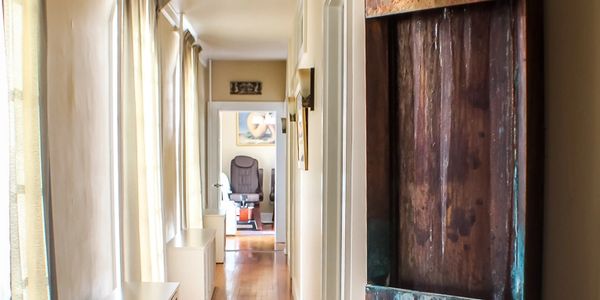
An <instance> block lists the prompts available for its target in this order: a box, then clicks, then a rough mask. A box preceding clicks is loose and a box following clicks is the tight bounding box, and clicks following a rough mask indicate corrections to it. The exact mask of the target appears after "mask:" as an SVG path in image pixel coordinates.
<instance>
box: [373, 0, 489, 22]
mask: <svg viewBox="0 0 600 300" xmlns="http://www.w3.org/2000/svg"><path fill="white" fill-rule="evenodd" d="M483 1H490V0H366V1H365V14H366V16H367V17H368V18H370V17H380V16H386V15H393V14H399V13H407V12H415V11H419V10H427V9H433V8H442V7H450V6H456V5H464V4H472V3H476V2H483Z"/></svg>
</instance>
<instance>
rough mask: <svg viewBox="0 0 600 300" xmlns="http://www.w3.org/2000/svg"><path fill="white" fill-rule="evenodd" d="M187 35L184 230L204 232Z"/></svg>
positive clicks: (193, 68)
mask: <svg viewBox="0 0 600 300" xmlns="http://www.w3.org/2000/svg"><path fill="white" fill-rule="evenodd" d="M194 42H195V41H194V38H193V37H192V35H191V34H190V33H189V32H186V34H185V35H184V44H183V47H184V48H183V85H184V89H183V108H184V116H183V119H184V121H183V122H184V128H183V131H184V141H183V145H184V155H183V157H184V183H185V184H184V195H185V213H186V217H185V218H184V220H186V227H189V228H203V227H204V225H203V205H202V189H201V178H200V176H201V172H200V131H199V122H198V119H199V110H198V94H197V86H196V85H197V78H198V74H197V71H198V68H197V65H198V58H199V56H198V53H199V49H200V48H199V47H198V46H195V45H194Z"/></svg>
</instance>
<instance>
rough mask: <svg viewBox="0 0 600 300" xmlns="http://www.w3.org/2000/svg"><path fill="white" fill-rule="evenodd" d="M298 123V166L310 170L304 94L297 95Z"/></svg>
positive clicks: (306, 109)
mask: <svg viewBox="0 0 600 300" xmlns="http://www.w3.org/2000/svg"><path fill="white" fill-rule="evenodd" d="M296 105H297V106H298V107H297V112H296V125H297V126H298V167H299V168H304V170H306V171H307V170H308V108H306V107H302V96H301V95H300V93H298V96H297V97H296Z"/></svg>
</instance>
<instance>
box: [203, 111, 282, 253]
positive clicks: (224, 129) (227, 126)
mask: <svg viewBox="0 0 600 300" xmlns="http://www.w3.org/2000/svg"><path fill="white" fill-rule="evenodd" d="M284 116H285V111H284V103H283V102H272V103H267V102H255V103H251V102H248V103H246V102H244V103H240V102H212V103H211V104H210V116H209V150H208V152H209V153H208V154H209V175H208V178H209V183H210V184H211V185H213V187H215V188H213V189H212V192H213V195H210V193H209V196H208V197H209V198H208V199H209V201H208V202H209V203H208V206H209V207H211V208H219V209H220V210H221V211H225V215H226V217H225V219H226V221H225V222H226V230H225V231H226V235H227V237H226V243H225V244H226V245H225V251H240V250H259V251H270V250H276V249H283V248H284V243H285V242H286V240H285V237H286V228H285V226H286V199H285V194H286V180H285V174H286V159H285V153H286V149H285V148H286V143H285V137H284V134H285V133H284V132H285V128H284V127H282V125H283V124H285V123H283V124H282V120H281V118H282V117H284ZM256 239H259V240H260V242H258V243H256V242H255V240H256ZM256 247H258V248H260V249H249V248H256Z"/></svg>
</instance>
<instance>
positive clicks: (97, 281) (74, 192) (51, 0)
mask: <svg viewBox="0 0 600 300" xmlns="http://www.w3.org/2000/svg"><path fill="white" fill-rule="evenodd" d="M114 3H115V2H114V1H111V0H79V1H71V0H47V1H46V13H47V15H46V17H47V27H46V30H47V34H48V58H49V59H48V70H47V72H48V76H47V78H48V84H47V87H48V133H49V156H50V165H51V184H52V186H51V191H52V214H53V221H54V224H53V231H54V245H55V255H56V257H55V259H56V276H57V285H58V286H57V292H58V297H59V299H65V300H68V299H97V298H102V297H104V296H106V295H108V294H109V293H110V292H111V291H112V289H113V288H114V285H113V276H114V270H113V242H112V219H111V218H112V217H111V214H112V212H111V209H112V205H111V185H110V178H111V177H110V148H109V145H110V137H109V130H110V123H109V103H110V94H109V92H110V77H109V76H110V75H109V65H110V60H109V53H110V51H109V40H110V28H111V26H110V17H111V10H112V8H113V5H114Z"/></svg>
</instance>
